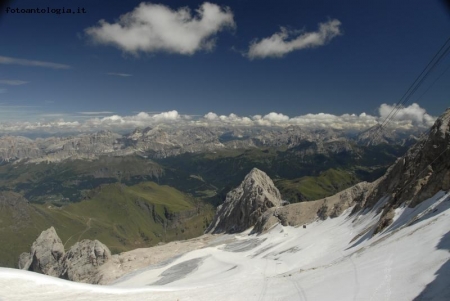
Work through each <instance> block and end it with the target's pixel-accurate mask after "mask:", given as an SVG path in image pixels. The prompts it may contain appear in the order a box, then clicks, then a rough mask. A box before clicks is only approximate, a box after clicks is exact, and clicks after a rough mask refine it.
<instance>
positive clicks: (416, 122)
mask: <svg viewBox="0 0 450 301" xmlns="http://www.w3.org/2000/svg"><path fill="white" fill-rule="evenodd" d="M392 108H393V106H390V105H387V104H382V105H381V106H380V108H379V113H380V115H379V116H372V115H369V114H366V113H361V114H359V115H357V114H343V115H334V114H327V113H318V114H306V115H301V116H295V117H289V116H287V115H284V114H282V113H277V112H271V113H268V114H266V115H253V116H239V115H237V114H234V113H231V114H229V115H218V114H216V113H214V112H209V113H207V114H205V115H204V116H191V115H182V114H179V113H178V111H175V110H173V111H168V112H159V113H148V112H140V113H137V114H134V115H128V116H121V115H117V114H112V112H109V111H102V112H78V114H82V115H83V116H81V117H83V118H81V119H80V120H76V118H75V117H80V116H70V115H69V114H68V115H67V116H64V118H65V119H63V118H57V119H55V120H46V121H43V120H40V121H39V122H31V121H27V122H14V123H5V122H4V123H0V133H13V132H27V131H31V132H39V131H41V132H42V131H43V132H58V131H59V132H64V131H66V132H90V131H97V130H105V129H106V130H111V131H116V132H127V131H128V132H129V131H132V130H133V129H135V128H136V127H148V126H156V125H160V124H163V125H166V126H175V127H189V126H229V127H233V126H236V127H252V126H269V127H287V126H300V127H302V128H308V129H337V130H344V131H361V130H365V129H368V128H370V127H372V126H375V125H378V124H380V123H381V122H383V120H384V119H385V117H386V116H387V115H388V114H389V112H390V111H391V110H392ZM7 109H8V110H10V109H11V108H7ZM1 111H2V106H0V113H1ZM8 112H10V111H8ZM8 112H6V111H5V113H8ZM8 114H10V113H8ZM102 114H104V115H106V114H111V115H108V116H93V115H102ZM41 116H44V115H42V114H41ZM61 116H63V115H61V114H57V115H55V116H54V117H55V118H56V117H61ZM45 117H52V116H51V114H47V115H46V116H45ZM434 120H435V117H433V116H430V115H429V114H427V113H426V111H425V109H423V108H421V107H420V106H419V105H418V104H412V105H410V106H408V107H405V108H403V109H402V110H401V111H399V114H397V116H396V118H394V119H393V120H392V122H390V123H389V124H388V127H391V128H393V129H403V130H412V129H417V128H419V129H425V128H427V127H430V126H431V125H432V123H433V122H434Z"/></svg>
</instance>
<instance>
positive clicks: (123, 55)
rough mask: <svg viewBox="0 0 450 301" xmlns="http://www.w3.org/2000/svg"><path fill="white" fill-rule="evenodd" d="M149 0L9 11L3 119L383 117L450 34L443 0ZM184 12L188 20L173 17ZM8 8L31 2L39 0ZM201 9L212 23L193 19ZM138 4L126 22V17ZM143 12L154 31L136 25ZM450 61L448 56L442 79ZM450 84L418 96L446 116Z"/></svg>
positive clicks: (1, 54)
mask: <svg viewBox="0 0 450 301" xmlns="http://www.w3.org/2000/svg"><path fill="white" fill-rule="evenodd" d="M111 2H112V3H111ZM140 3H141V1H132V0H130V1H100V0H90V1H67V0H60V1H45V0H41V1H39V6H38V7H40V8H46V7H50V9H59V8H62V7H65V8H72V9H77V8H78V7H80V8H84V9H85V10H86V13H84V14H59V15H58V14H37V13H35V14H24V13H12V12H11V11H9V12H8V13H6V11H4V12H3V14H2V15H1V20H0V117H1V118H2V119H3V121H5V122H6V121H10V122H16V121H31V120H42V121H48V120H51V119H52V118H53V119H56V118H57V119H58V120H64V121H75V120H81V121H80V122H82V120H86V118H91V117H92V116H94V117H92V118H102V117H105V116H111V115H118V116H134V115H136V114H137V113H139V112H147V114H149V116H153V114H158V113H161V112H169V111H173V110H176V111H177V113H178V114H180V115H183V116H191V117H192V118H196V116H197V115H198V116H204V115H205V114H207V113H208V112H214V113H215V114H217V115H218V116H220V115H225V116H228V117H229V114H231V113H235V114H237V115H238V116H242V117H244V116H254V115H261V116H265V115H266V114H269V113H270V112H277V113H279V114H283V115H287V116H289V117H291V118H292V117H295V116H305V115H306V114H318V113H327V114H331V115H336V116H340V115H342V114H347V113H348V114H353V113H354V114H357V115H359V114H361V113H363V112H365V113H367V114H369V115H373V116H379V115H380V105H381V104H383V103H386V104H393V103H395V102H397V101H398V100H399V98H400V97H401V96H402V95H403V93H404V92H405V91H406V89H407V88H408V87H409V85H410V84H411V83H412V82H413V81H414V79H415V78H416V77H417V75H418V74H419V73H420V72H421V71H422V69H423V68H424V67H425V65H426V64H427V63H428V61H429V60H430V59H431V57H432V56H433V55H434V53H435V52H436V51H437V50H438V49H439V47H440V46H441V45H442V44H443V43H444V42H445V40H446V39H447V38H448V37H449V33H450V14H449V12H448V11H447V10H446V9H445V7H444V6H443V4H442V3H441V2H440V1H437V0H436V1H434V0H421V1H418V0H399V1H391V0H389V1H388V0H378V1H370V2H369V1H356V0H355V1H335V0H330V1H328V0H314V1H313V0H305V1H292V0H278V1H256V0H253V1H251V0H236V1H212V2H210V3H209V4H204V2H203V1H189V2H186V1H160V2H145V3H144V4H142V5H141V6H139V5H140ZM157 4H159V6H157ZM208 5H209V6H208ZM186 6H187V7H188V8H190V10H191V11H190V14H191V16H190V17H189V16H185V20H184V21H178V22H177V21H174V20H176V18H175V17H174V16H176V14H177V13H178V14H181V11H180V9H182V8H183V7H186ZM9 7H10V8H11V9H16V8H19V9H28V8H36V1H34V0H23V1H13V2H12V3H10V4H9ZM138 7H139V8H138ZM200 7H203V8H204V15H203V19H204V20H203V22H197V23H195V21H198V20H199V19H201V18H202V16H199V15H198V12H197V11H196V10H197V9H199V8H200ZM133 11H134V13H133V15H129V18H128V21H127V22H128V23H127V24H126V22H125V20H122V21H120V20H119V17H120V16H121V15H124V14H126V13H130V12H133ZM160 12H163V13H164V14H162V13H160ZM184 13H187V11H186V10H184ZM142 16H144V18H147V19H145V20H146V21H148V22H150V23H151V26H150V25H146V26H147V27H146V26H143V27H142V26H141V27H140V28H138V27H139V26H140V25H142V24H141V23H139V22H142V19H139V18H142ZM178 16H179V15H178ZM192 18H194V19H192ZM207 18H209V19H208V20H206V19H207ZM102 19H103V20H104V23H103V25H102V24H100V23H99V21H100V20H102ZM105 22H106V23H105ZM180 22H181V23H180ZM194 23H195V24H194ZM180 24H181V25H180ZM321 24H322V25H321ZM127 26H128V27H127ZM321 26H322V27H321ZM181 27H183V28H184V29H180V28H181ZM118 28H119V29H118ZM282 28H283V29H282ZM449 64H450V60H449V58H447V59H446V60H445V61H444V62H443V63H442V64H441V65H440V66H439V68H438V69H437V71H436V72H435V74H433V76H434V77H436V76H437V75H439V74H440V73H441V72H443V71H444V70H445V68H446V67H448V65H449ZM125 75H127V76H125ZM432 80H433V77H432V78H431V79H430V81H429V82H427V83H425V84H424V90H425V88H427V87H428V86H429V84H431V82H432ZM449 81H450V72H447V73H445V74H444V75H443V77H442V78H441V79H440V80H439V81H438V82H436V84H434V86H433V87H432V89H430V90H429V91H428V92H427V93H426V94H425V95H424V96H423V97H422V98H419V95H420V94H421V93H418V94H417V95H415V97H413V99H412V102H417V103H418V105H419V107H420V108H423V109H424V110H426V112H427V113H428V114H430V115H432V116H436V115H439V114H440V113H441V112H442V111H443V110H444V109H445V108H446V107H448V104H449V101H448V100H449V95H450V93H449V92H450V88H449V85H448V82H449ZM411 110H412V109H411ZM421 112H423V111H421ZM86 113H92V114H86ZM280 116H281V115H280ZM405 116H409V115H408V114H406V115H405Z"/></svg>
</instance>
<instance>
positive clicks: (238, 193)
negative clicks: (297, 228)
mask: <svg viewBox="0 0 450 301" xmlns="http://www.w3.org/2000/svg"><path fill="white" fill-rule="evenodd" d="M281 203H282V201H281V195H280V192H279V191H278V189H277V188H276V187H275V185H274V184H273V182H272V180H271V179H270V178H269V176H267V174H266V173H264V172H263V171H261V170H259V169H257V168H253V169H252V170H251V171H250V173H249V174H248V175H247V176H246V177H245V179H244V181H243V182H242V183H241V184H240V185H239V187H237V188H235V189H233V190H232V191H230V192H229V193H228V194H227V196H226V199H225V202H224V203H223V204H222V205H221V206H219V207H218V208H217V212H216V215H215V217H214V220H213V222H212V223H211V225H210V226H209V228H208V229H207V231H206V232H212V233H221V232H228V233H233V232H241V231H244V230H246V229H248V228H250V227H252V226H253V225H254V224H255V223H256V221H257V220H258V218H259V217H260V216H261V215H262V214H263V213H264V212H265V211H266V210H267V209H269V208H272V207H276V206H281Z"/></svg>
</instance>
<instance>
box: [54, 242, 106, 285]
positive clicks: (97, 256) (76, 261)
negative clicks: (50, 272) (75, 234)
mask: <svg viewBox="0 0 450 301" xmlns="http://www.w3.org/2000/svg"><path fill="white" fill-rule="evenodd" d="M110 258H111V252H110V251H109V249H108V247H107V246H105V245H104V244H102V243H101V242H99V241H98V240H89V239H83V240H82V241H81V242H77V243H76V244H75V245H73V246H72V247H71V248H70V250H69V251H67V253H66V254H65V256H64V257H63V258H62V260H61V265H62V268H61V273H60V277H61V278H64V279H69V280H72V281H76V282H84V283H94V282H95V281H93V279H94V278H95V277H96V274H97V272H98V268H99V267H100V266H101V265H103V264H104V263H105V262H107V261H108V260H109V259H110Z"/></svg>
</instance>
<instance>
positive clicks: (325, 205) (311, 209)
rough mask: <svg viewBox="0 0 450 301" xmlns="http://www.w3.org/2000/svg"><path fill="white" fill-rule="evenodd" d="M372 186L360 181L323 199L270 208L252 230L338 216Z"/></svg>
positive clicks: (362, 196)
mask: <svg viewBox="0 0 450 301" xmlns="http://www.w3.org/2000/svg"><path fill="white" fill-rule="evenodd" d="M373 186H374V184H373V183H367V182H362V183H358V184H356V185H354V186H352V187H350V188H347V189H345V190H343V191H341V192H339V193H337V194H335V195H333V196H330V197H327V198H324V199H320V200H316V201H311V202H302V203H295V204H290V205H287V206H283V207H274V208H270V209H269V210H267V211H266V212H265V213H264V214H263V215H262V216H261V217H260V218H259V219H258V221H257V223H256V225H255V227H254V228H253V232H254V233H263V232H266V231H267V230H269V229H270V228H272V227H273V226H274V225H276V224H278V223H281V224H282V225H283V226H299V225H303V224H308V223H311V222H313V221H315V220H316V219H322V220H323V219H327V218H328V217H336V216H339V215H340V214H342V212H344V210H346V209H348V208H350V207H352V206H354V205H355V204H358V203H360V202H362V201H364V200H365V198H366V197H367V195H368V194H369V193H370V192H371V189H372V187H373Z"/></svg>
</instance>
